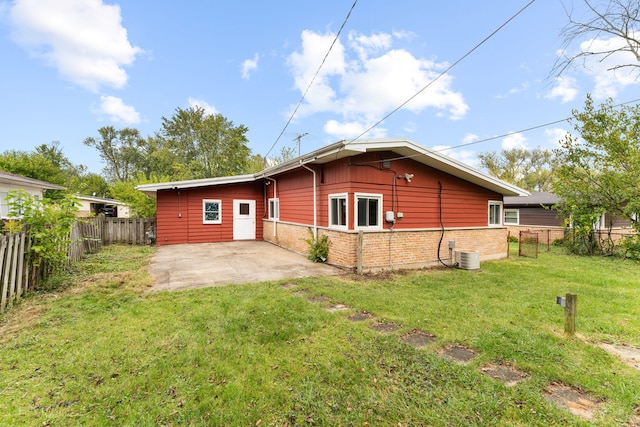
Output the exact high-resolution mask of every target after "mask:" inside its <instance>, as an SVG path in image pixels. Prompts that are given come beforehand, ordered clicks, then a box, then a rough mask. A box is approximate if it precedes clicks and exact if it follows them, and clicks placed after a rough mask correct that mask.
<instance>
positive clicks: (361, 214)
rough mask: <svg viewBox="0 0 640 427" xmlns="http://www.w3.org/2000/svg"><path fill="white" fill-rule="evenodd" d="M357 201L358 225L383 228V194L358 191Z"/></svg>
mask: <svg viewBox="0 0 640 427" xmlns="http://www.w3.org/2000/svg"><path fill="white" fill-rule="evenodd" d="M355 201H356V203H355V206H356V213H355V219H356V227H357V228H382V196H381V195H379V194H374V195H371V194H357V193H356V195H355Z"/></svg>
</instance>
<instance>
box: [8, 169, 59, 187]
mask: <svg viewBox="0 0 640 427" xmlns="http://www.w3.org/2000/svg"><path fill="white" fill-rule="evenodd" d="M0 182H5V183H7V184H11V185H15V186H16V187H20V186H23V185H26V186H30V187H38V188H42V189H43V190H66V188H65V187H63V186H61V185H58V184H52V183H50V182H46V181H40V180H39V179H34V178H28V177H26V176H22V175H17V174H15V173H10V172H5V171H0Z"/></svg>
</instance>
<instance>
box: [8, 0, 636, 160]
mask: <svg viewBox="0 0 640 427" xmlns="http://www.w3.org/2000/svg"><path fill="white" fill-rule="evenodd" d="M352 4H353V0H343V1H337V0H323V1H307V2H300V1H284V0H273V1H268V2H267V1H257V0H256V1H248V0H238V1H233V2H231V1H225V2H222V1H208V0H189V1H183V2H177V1H173V0H171V1H169V0H155V1H122V2H113V1H106V0H14V1H1V0H0V55H1V56H0V58H1V63H2V64H3V65H2V66H1V67H0V151H4V150H8V149H20V150H25V151H31V150H32V149H33V148H34V147H35V146H38V145H40V144H45V143H46V144H48V143H51V142H52V141H59V142H60V145H61V147H62V149H63V151H64V153H65V154H66V155H67V157H69V158H70V159H71V161H73V162H74V163H76V164H84V165H87V166H88V167H89V169H90V171H92V172H99V171H100V169H101V168H102V164H101V163H100V159H99V156H98V153H97V152H96V151H95V150H94V149H93V148H91V147H87V146H85V145H84V144H82V141H83V140H84V139H85V138H87V137H90V136H98V133H97V130H98V128H100V127H102V126H107V125H113V126H115V127H116V128H123V127H135V128H137V129H139V130H140V132H141V133H142V135H144V136H147V135H153V134H154V133H155V132H156V131H158V130H159V129H160V127H161V119H162V117H167V118H169V117H171V116H172V115H173V113H174V112H175V109H176V108H178V107H180V108H188V107H190V106H192V105H199V106H201V107H203V108H205V109H206V110H207V111H210V112H216V113H220V114H222V115H223V116H225V117H226V118H227V119H229V120H231V121H233V122H234V124H236V125H239V124H243V125H245V126H247V127H248V129H249V131H248V133H247V137H248V139H249V147H250V148H251V150H252V152H253V153H257V154H261V155H265V154H267V152H268V151H269V149H270V148H271V147H272V145H273V144H274V143H275V142H276V140H278V143H277V144H276V146H275V148H274V149H273V151H272V152H271V153H272V154H274V153H275V154H277V153H278V152H279V151H280V149H281V148H282V147H283V146H293V145H294V139H295V138H296V136H298V135H302V134H306V136H304V137H303V138H302V139H301V141H302V151H303V152H308V151H311V150H314V149H317V148H320V147H322V146H324V145H327V144H330V143H333V142H336V141H339V140H342V139H351V138H354V137H356V136H359V135H361V134H362V132H364V131H365V130H367V129H368V128H370V127H371V126H372V125H373V124H375V123H376V122H378V121H379V120H380V119H382V118H383V117H385V116H386V115H388V114H389V113H390V112H392V111H393V110H395V109H396V108H398V107H399V106H400V105H401V104H403V103H404V102H405V101H407V100H408V99H409V98H410V97H411V96H413V95H414V94H416V93H417V92H418V91H419V90H421V89H422V88H424V87H425V86H426V85H427V84H428V83H429V81H430V80H432V79H434V78H435V77H437V76H439V75H440V74H441V73H442V72H443V71H444V70H446V69H447V68H448V67H449V66H451V65H452V64H454V63H455V62H456V61H458V60H459V59H461V58H462V57H463V56H464V55H465V54H467V53H468V52H469V51H470V50H471V49H473V47H474V46H476V45H477V44H478V43H480V42H481V41H482V40H483V39H484V38H485V37H487V36H488V35H489V34H491V33H492V32H493V31H494V30H496V29H497V28H498V27H499V26H500V25H502V24H503V23H504V22H505V21H507V20H508V19H509V18H511V17H512V16H513V15H514V14H515V13H516V12H517V11H518V10H520V9H521V8H522V7H524V6H525V5H526V4H528V1H524V0H523V1H513V0H502V1H500V0H487V1H484V2H477V1H471V0H466V1H449V2H427V1H424V0H403V1H399V2H390V1H388V0H384V1H383V0H359V1H358V2H357V4H356V5H355V7H354V8H353V11H352V12H351V15H350V17H349V19H348V20H347V21H346V24H345V26H344V28H343V30H342V32H341V34H340V38H339V39H338V40H337V41H336V43H335V45H334V46H333V49H332V50H331V53H330V55H329V56H328V57H327V59H326V62H325V64H324V66H323V67H322V69H321V71H320V73H319V74H318V76H317V77H316V79H315V82H314V85H313V86H311V88H310V89H309V91H308V93H307V96H306V99H305V101H304V102H303V103H302V104H301V105H300V108H299V109H298V111H297V113H296V115H295V116H294V117H293V119H292V121H291V123H290V124H289V125H288V126H287V127H286V129H285V124H286V123H287V121H288V120H289V118H290V117H291V113H292V112H293V110H294V108H295V106H296V105H297V104H298V102H299V101H300V99H301V97H302V94H303V93H304V91H305V90H306V89H307V87H308V85H309V83H310V81H311V78H312V77H313V75H314V74H315V73H316V70H317V69H318V67H319V66H320V64H321V62H322V60H323V58H324V57H325V55H326V53H327V51H328V50H329V46H330V45H331V43H332V42H333V41H334V39H335V37H336V34H337V32H338V31H339V30H340V27H341V26H342V24H343V22H344V21H345V18H346V17H347V14H348V13H349V11H350V9H351V6H352ZM563 4H564V6H565V7H573V8H575V13H577V14H578V15H580V14H581V13H583V11H582V10H581V7H582V2H581V1H577V0H576V1H573V2H572V1H571V0H563V2H561V1H560V0H537V1H536V2H534V3H533V4H532V5H531V6H529V7H528V8H527V9H526V10H524V11H523V12H522V13H521V14H520V15H519V16H517V17H516V18H515V19H514V20H513V21H511V22H510V23H509V24H507V25H506V26H505V27H504V28H503V29H501V30H500V31H499V32H497V33H496V34H495V35H494V36H493V37H491V38H490V39H489V40H488V41H486V42H485V43H484V44H482V45H481V46H480V47H478V48H477V49H476V50H475V51H473V52H472V53H471V54H470V55H469V56H467V57H466V58H464V59H463V60H462V61H460V62H459V63H458V64H457V65H455V66H454V67H453V68H452V69H451V70H450V71H449V72H448V73H447V74H446V75H443V76H442V77H440V78H439V79H438V80H437V81H436V82H435V83H434V84H431V85H430V86H429V87H427V89H425V90H424V91H423V92H422V93H421V94H420V95H419V96H417V97H416V98H414V99H413V100H412V101H410V102H409V103H407V104H406V105H405V106H404V107H403V108H401V109H399V110H398V111H397V112H395V113H394V114H392V115H391V116H390V117H389V118H387V119H386V120H384V121H383V122H382V123H381V124H379V125H378V126H376V127H374V128H373V129H372V130H371V131H370V132H368V133H367V134H365V135H364V136H363V138H378V137H388V138H395V137H402V138H409V139H411V140H413V141H415V142H417V143H420V144H422V145H424V146H426V147H429V148H435V149H439V150H442V149H444V148H446V147H458V146H460V145H463V144H467V143H470V142H475V141H479V140H485V139H488V138H494V137H496V136H500V135H507V134H508V136H506V137H501V138H495V139H491V140H489V141H485V142H481V143H477V144H472V145H468V146H465V147H459V148H455V149H452V150H449V151H446V154H448V155H450V156H452V157H455V158H457V159H459V160H462V161H465V162H468V163H470V164H472V165H477V163H476V162H477V155H478V154H479V153H481V152H487V151H494V150H500V149H501V148H511V147H514V146H524V147H528V148H535V147H538V146H541V147H546V148H554V147H555V146H556V145H557V141H558V139H559V138H561V137H562V135H563V134H564V133H565V132H566V131H567V130H570V126H569V125H568V124H564V123H561V124H556V125H553V126H548V127H544V128H541V129H539V130H536V131H531V132H524V133H518V131H519V130H522V129H526V128H529V127H533V126H538V125H542V124H545V123H549V122H552V121H556V120H560V119H563V118H567V117H570V116H571V111H572V109H581V108H582V106H583V105H584V100H585V96H586V94H587V93H591V94H592V95H593V96H594V98H595V100H596V101H602V100H604V99H605V98H607V97H613V98H614V102H615V103H621V102H628V101H631V100H634V99H636V98H639V97H640V86H639V85H638V83H639V82H638V81H635V80H634V79H633V78H630V77H629V76H627V75H625V74H624V73H618V74H617V75H614V74H613V73H611V72H610V71H606V68H608V66H610V65H612V64H615V63H616V61H618V62H620V61H625V60H627V59H628V58H624V57H622V56H621V55H618V56H614V57H612V58H610V59H609V60H608V61H609V62H608V63H606V64H603V63H598V62H595V61H593V62H590V63H588V64H586V65H587V67H586V68H585V67H580V68H576V69H574V70H571V71H570V72H568V73H566V74H564V78H563V79H562V80H554V79H552V78H550V77H549V73H550V70H551V69H552V67H553V65H554V63H555V61H556V57H557V54H558V51H559V50H560V49H561V48H562V46H563V41H562V38H561V36H560V31H561V29H562V27H563V26H564V25H565V24H566V22H567V17H566V14H565V11H564V10H565V9H564V7H563ZM584 42H591V43H610V44H611V43H616V42H617V41H615V40H607V39H603V40H591V41H589V40H584ZM577 47H578V45H577V44H576V45H574V46H571V47H570V49H577ZM631 61H633V60H631ZM283 129H284V133H283V134H282V136H281V137H279V135H280V134H281V132H283ZM278 138H279V139H278Z"/></svg>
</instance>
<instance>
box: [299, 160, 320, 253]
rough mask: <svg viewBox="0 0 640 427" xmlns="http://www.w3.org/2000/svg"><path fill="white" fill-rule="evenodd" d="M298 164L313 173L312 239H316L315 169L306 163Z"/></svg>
mask: <svg viewBox="0 0 640 427" xmlns="http://www.w3.org/2000/svg"><path fill="white" fill-rule="evenodd" d="M300 166H302V167H303V168H305V169H306V170H308V171H309V172H311V173H312V174H313V238H314V240H317V239H318V206H317V203H318V201H317V197H316V191H317V190H316V171H314V170H313V169H311V168H310V167H308V166H307V165H305V164H303V163H300Z"/></svg>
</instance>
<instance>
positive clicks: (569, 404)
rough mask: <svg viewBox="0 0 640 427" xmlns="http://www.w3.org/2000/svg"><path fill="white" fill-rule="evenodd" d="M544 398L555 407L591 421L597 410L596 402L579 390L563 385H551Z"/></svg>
mask: <svg viewBox="0 0 640 427" xmlns="http://www.w3.org/2000/svg"><path fill="white" fill-rule="evenodd" d="M545 397H546V398H547V399H548V400H550V401H551V402H553V403H555V404H556V405H558V406H560V407H563V408H566V409H568V410H569V412H571V413H572V414H574V415H577V416H579V417H581V418H584V419H585V420H592V419H593V418H594V415H595V411H596V409H598V404H599V402H598V400H597V399H595V398H593V397H591V396H589V395H588V394H586V393H584V392H582V391H581V390H578V389H575V388H572V387H569V386H566V385H563V384H555V383H554V384H551V385H550V386H549V387H547V389H546V390H545Z"/></svg>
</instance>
